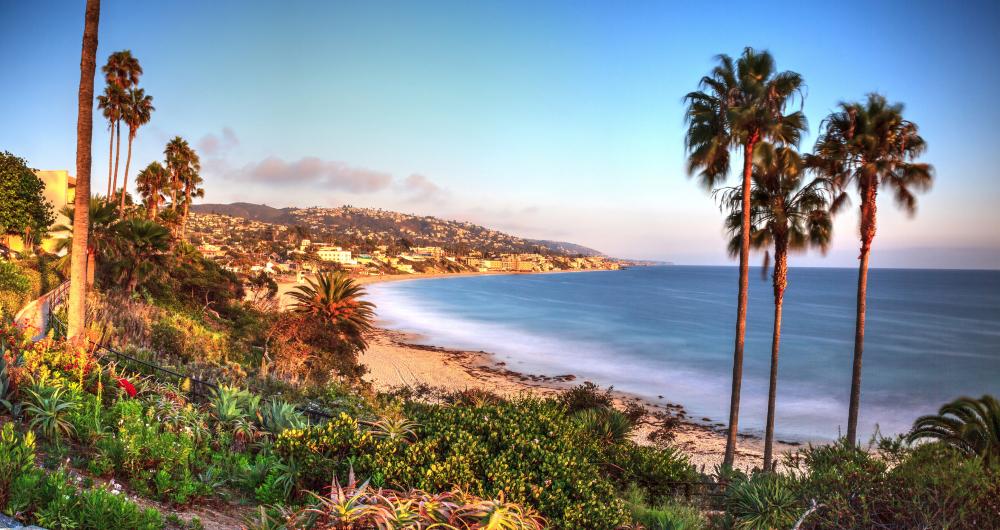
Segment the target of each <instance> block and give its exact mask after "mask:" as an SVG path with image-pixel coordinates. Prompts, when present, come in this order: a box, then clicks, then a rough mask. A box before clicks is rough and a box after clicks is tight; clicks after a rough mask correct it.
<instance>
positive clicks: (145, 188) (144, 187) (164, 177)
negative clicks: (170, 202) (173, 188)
mask: <svg viewBox="0 0 1000 530" xmlns="http://www.w3.org/2000/svg"><path fill="white" fill-rule="evenodd" d="M135 180H136V190H137V191H138V192H139V195H141V196H142V199H143V202H144V203H145V205H146V219H149V220H153V219H156V216H157V214H158V213H159V211H160V205H161V204H163V201H164V200H165V198H164V196H163V190H164V189H165V188H166V187H167V186H168V185H169V184H170V174H169V173H168V172H167V169H166V168H164V167H163V166H162V165H161V164H160V163H159V162H156V161H153V162H150V163H149V165H148V166H146V169H143V170H142V171H140V172H139V175H137V176H136V179H135Z"/></svg>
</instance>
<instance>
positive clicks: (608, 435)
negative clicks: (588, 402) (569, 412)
mask: <svg viewBox="0 0 1000 530" xmlns="http://www.w3.org/2000/svg"><path fill="white" fill-rule="evenodd" d="M573 417H574V419H576V421H577V423H579V424H580V427H581V428H582V429H583V430H584V431H585V432H587V433H588V434H590V435H591V436H594V437H595V438H597V439H598V440H599V441H601V442H603V443H608V444H618V443H621V442H624V441H625V440H627V439H628V436H629V433H631V432H632V429H633V428H634V425H633V423H632V421H631V420H629V419H628V417H627V416H625V415H624V414H622V413H621V412H618V411H617V410H615V409H608V408H591V409H583V410H581V411H578V412H577V413H576V414H574V415H573Z"/></svg>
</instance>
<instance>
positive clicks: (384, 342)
mask: <svg viewBox="0 0 1000 530" xmlns="http://www.w3.org/2000/svg"><path fill="white" fill-rule="evenodd" d="M600 271H605V272H612V271H607V270H605V269H574V270H558V271H545V272H459V273H429V274H425V273H418V274H387V275H378V276H352V278H354V279H355V281H357V282H358V283H359V284H361V285H363V286H364V285H373V284H376V283H388V282H396V281H414V280H426V279H441V278H462V277H473V276H513V275H537V274H569V273H582V272H600ZM278 285H279V291H278V296H279V297H280V298H279V300H281V305H282V307H284V306H285V304H286V301H285V295H286V294H287V293H288V292H289V291H290V290H291V289H293V288H294V287H295V286H296V285H299V284H297V283H296V282H294V281H291V282H287V281H286V282H278ZM359 361H360V362H361V363H362V364H364V365H365V366H366V367H367V368H368V369H369V372H368V374H366V375H365V376H364V379H365V380H366V381H368V382H369V383H371V384H372V385H373V387H374V388H375V389H377V390H389V389H392V388H397V387H400V386H410V387H413V386H416V385H421V384H424V385H428V386H431V387H435V388H442V389H445V390H452V391H455V390H466V389H481V390H488V391H491V392H494V393H497V394H499V395H501V396H506V397H514V396H518V395H523V394H531V395H535V396H541V397H553V396H555V395H557V394H558V393H559V392H561V391H563V390H566V389H569V388H571V387H573V386H576V385H579V384H582V383H583V382H584V379H582V378H579V377H577V376H576V375H575V374H571V373H567V374H561V375H555V376H548V375H539V374H528V373H522V372H518V371H515V370H511V369H510V368H509V367H508V366H507V365H506V363H505V362H503V361H501V360H499V359H497V358H496V357H495V356H494V354H492V353H490V352H486V351H482V350H480V351H470V350H461V349H450V348H444V347H440V346H436V345H432V344H428V341H427V340H425V337H422V336H420V335H417V334H414V333H407V332H404V331H399V330H392V329H387V328H384V327H381V326H379V325H378V323H376V329H375V330H374V331H373V333H372V337H371V339H370V340H369V347H368V350H366V351H365V352H363V353H362V354H360V356H359ZM612 395H613V396H614V399H615V402H616V405H618V406H623V405H624V404H625V403H639V404H641V405H642V406H643V407H645V408H646V410H647V414H646V417H645V418H643V420H642V421H641V422H640V424H639V426H638V427H637V428H636V430H635V432H634V433H633V435H632V439H633V440H634V441H636V442H637V443H640V444H647V445H648V444H652V442H650V441H649V440H648V439H647V436H648V435H649V434H650V433H651V432H652V431H654V430H655V429H656V426H657V424H658V423H661V422H662V420H663V418H669V421H671V422H676V423H674V425H675V426H674V427H673V429H672V432H673V433H674V439H673V441H672V442H671V443H670V445H671V446H673V447H676V448H678V449H679V450H681V451H682V452H684V453H685V454H686V455H688V456H689V457H690V459H691V462H692V463H693V464H694V465H695V466H696V467H697V468H699V469H700V470H701V471H703V472H708V473H711V472H712V471H713V470H714V469H715V467H716V466H717V465H720V464H721V463H722V458H723V455H724V454H725V447H726V430H725V425H724V424H719V423H717V422H716V423H712V422H711V421H710V420H708V418H702V419H701V421H699V419H697V418H692V417H690V416H689V414H688V412H687V410H686V409H685V408H684V406H683V404H681V403H676V402H672V401H670V399H669V396H660V399H658V400H655V401H654V400H651V399H648V398H644V397H642V396H638V395H635V394H630V393H627V392H623V391H619V390H613V391H612ZM706 420H707V421H706ZM738 436H739V440H740V443H739V445H738V446H737V452H736V462H735V466H736V467H738V468H740V469H744V470H750V469H752V468H754V467H758V468H759V467H760V466H761V462H762V460H763V454H764V442H763V439H762V438H761V437H760V436H758V435H755V434H749V433H740V434H739V435H738ZM804 445H805V443H802V442H799V441H782V440H776V441H775V447H774V451H775V454H776V456H777V458H776V460H779V461H780V457H781V455H782V454H784V453H787V452H790V451H794V450H796V449H797V448H799V447H802V446H804Z"/></svg>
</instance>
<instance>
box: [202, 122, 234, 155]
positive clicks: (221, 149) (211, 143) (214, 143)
mask: <svg viewBox="0 0 1000 530" xmlns="http://www.w3.org/2000/svg"><path fill="white" fill-rule="evenodd" d="M239 145H240V139H239V138H238V137H237V136H236V132H234V131H233V130H232V129H230V128H229V127H223V128H222V133H221V134H219V135H217V134H215V133H208V134H206V135H205V136H202V137H201V139H200V140H198V144H197V147H198V151H201V153H202V155H204V156H207V157H217V156H221V155H223V154H225V153H226V152H227V151H229V150H231V149H234V148H236V147H238V146H239Z"/></svg>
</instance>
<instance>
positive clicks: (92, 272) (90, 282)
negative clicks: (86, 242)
mask: <svg viewBox="0 0 1000 530" xmlns="http://www.w3.org/2000/svg"><path fill="white" fill-rule="evenodd" d="M96 276H97V253H96V252H94V250H93V249H90V248H88V249H87V288H88V289H90V288H91V287H93V286H94V278H95V277H96Z"/></svg>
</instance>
